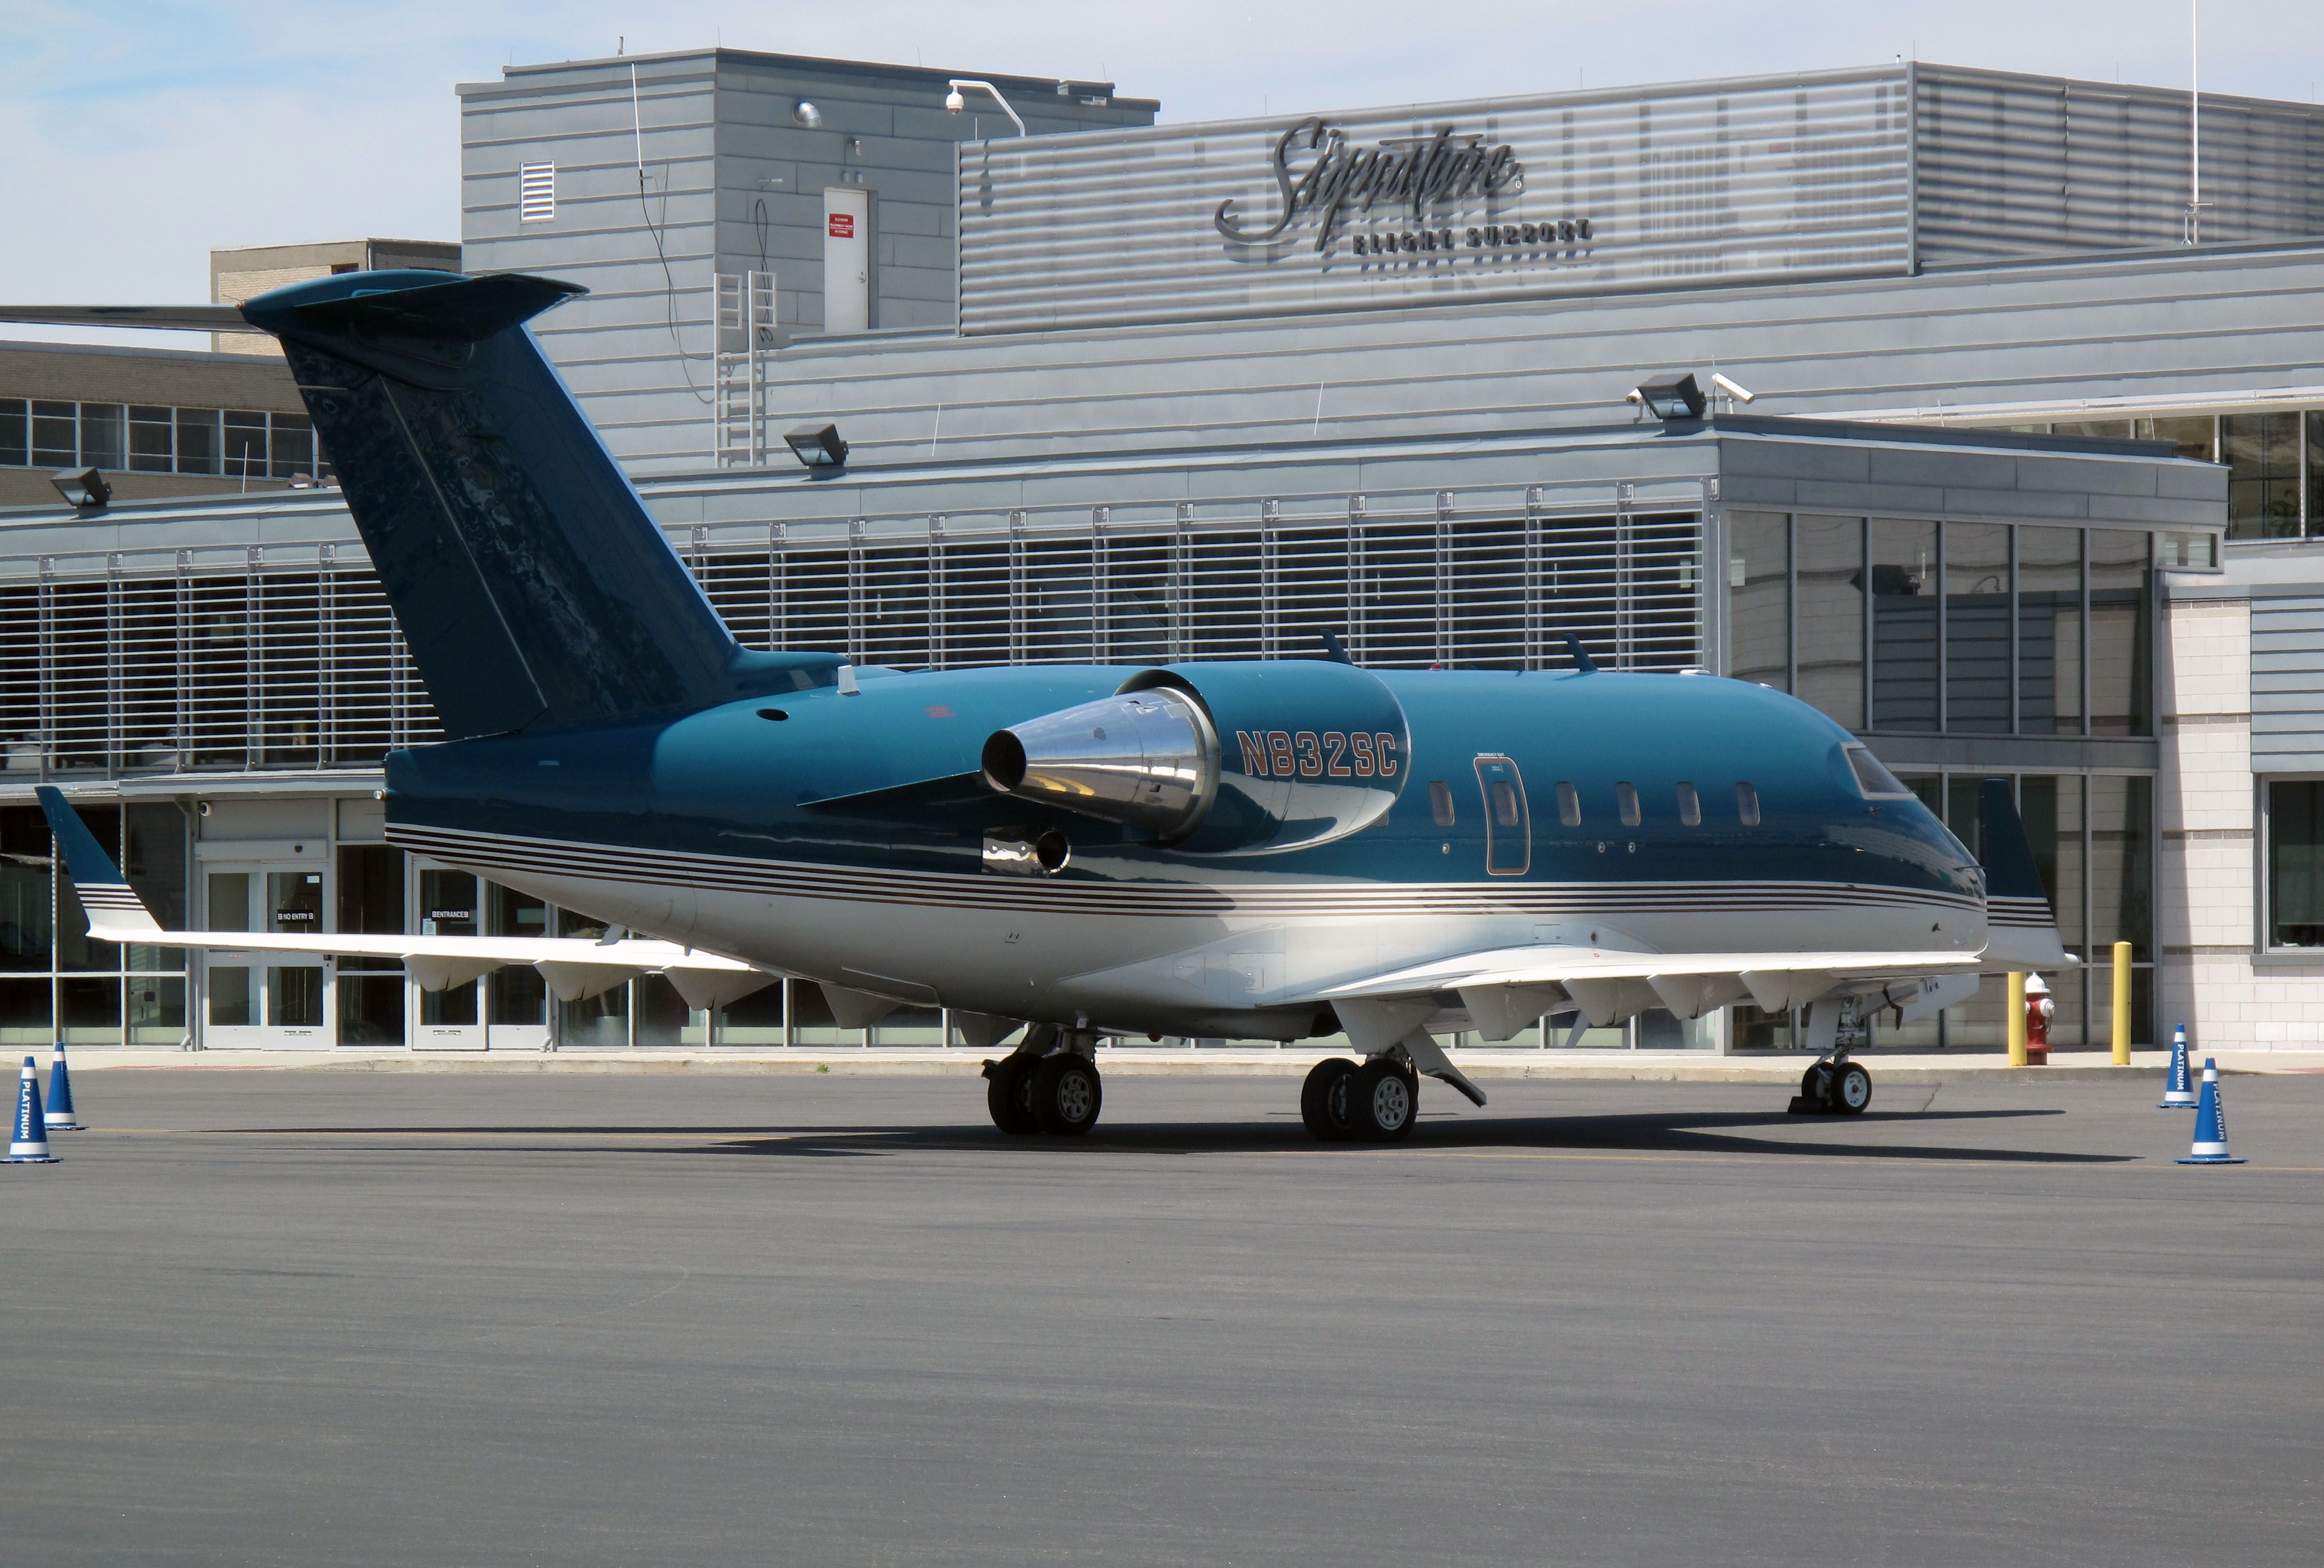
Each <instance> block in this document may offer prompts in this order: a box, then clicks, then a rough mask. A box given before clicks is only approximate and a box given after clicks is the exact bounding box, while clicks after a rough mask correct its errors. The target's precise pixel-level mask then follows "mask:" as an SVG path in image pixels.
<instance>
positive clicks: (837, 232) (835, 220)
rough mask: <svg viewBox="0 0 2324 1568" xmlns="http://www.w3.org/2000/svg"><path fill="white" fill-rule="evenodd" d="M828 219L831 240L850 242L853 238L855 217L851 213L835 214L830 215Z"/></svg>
mask: <svg viewBox="0 0 2324 1568" xmlns="http://www.w3.org/2000/svg"><path fill="white" fill-rule="evenodd" d="M830 217H831V237H832V238H833V239H835V240H852V239H853V238H854V237H855V215H854V214H853V213H852V212H835V213H832V214H831V215H830Z"/></svg>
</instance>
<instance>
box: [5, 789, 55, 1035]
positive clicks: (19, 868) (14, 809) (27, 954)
mask: <svg viewBox="0 0 2324 1568" xmlns="http://www.w3.org/2000/svg"><path fill="white" fill-rule="evenodd" d="M50 859H51V846H50V843H49V824H48V819H47V818H46V817H44V816H42V815H41V808H40V807H37V806H0V970H10V969H13V970H19V971H22V970H40V971H43V972H45V971H46V970H47V969H48V968H49V967H50V964H51V951H50V948H51V940H52V936H53V933H54V931H55V920H54V918H53V911H54V909H55V905H54V904H53V903H52V902H51V896H50V895H51V866H50ZM47 1006H48V1004H47V1002H45V1001H43V1002H42V1008H43V1010H45V1009H46V1007H47ZM43 1016H45V1012H44V1015H43Z"/></svg>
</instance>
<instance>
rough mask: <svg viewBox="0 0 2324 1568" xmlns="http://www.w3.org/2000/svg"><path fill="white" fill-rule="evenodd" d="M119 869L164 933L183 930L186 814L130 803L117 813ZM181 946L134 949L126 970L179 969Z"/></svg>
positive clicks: (166, 807)
mask: <svg viewBox="0 0 2324 1568" xmlns="http://www.w3.org/2000/svg"><path fill="white" fill-rule="evenodd" d="M121 831H122V840H121V852H122V853H121V869H122V874H123V875H124V876H126V877H127V878H128V879H129V885H130V887H131V888H132V889H134V890H135V891H136V894H137V897H138V898H139V899H141V900H142V901H143V903H144V905H145V908H146V909H149V910H150V911H152V916H153V918H154V919H155V920H157V921H159V922H160V923H161V927H162V929H163V930H167V931H182V930H184V929H185V927H186V911H187V908H188V901H187V896H186V895H187V882H186V814H185V813H184V812H182V811H180V810H179V809H178V808H177V807H175V806H170V805H164V804H161V803H158V802H142V803H132V804H130V805H127V806H124V807H122V808H121ZM185 966H186V954H185V949H183V948H181V947H150V946H143V945H140V946H133V947H131V948H130V949H129V964H128V967H130V968H131V969H134V970H149V971H150V970H157V969H158V970H182V969H184V968H185Z"/></svg>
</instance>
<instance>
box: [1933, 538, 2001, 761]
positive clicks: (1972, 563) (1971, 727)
mask: <svg viewBox="0 0 2324 1568" xmlns="http://www.w3.org/2000/svg"><path fill="white" fill-rule="evenodd" d="M1945 728H1947V729H1948V730H1952V731H1955V732H1958V733H1963V734H1978V735H2000V734H2006V733H2009V530H2008V528H2007V527H2006V526H2004V525H2003V524H2000V523H1996V522H1949V523H1947V524H1945Z"/></svg>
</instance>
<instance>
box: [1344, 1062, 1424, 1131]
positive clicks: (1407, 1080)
mask: <svg viewBox="0 0 2324 1568" xmlns="http://www.w3.org/2000/svg"><path fill="white" fill-rule="evenodd" d="M1419 1113H1420V1080H1419V1079H1418V1078H1417V1077H1416V1075H1413V1074H1411V1073H1408V1072H1406V1071H1405V1070H1404V1069H1403V1068H1402V1067H1399V1066H1397V1065H1396V1064H1395V1063H1393V1062H1367V1063H1366V1064H1364V1065H1362V1066H1361V1067H1359V1068H1357V1069H1356V1075H1355V1077H1354V1078H1353V1079H1352V1080H1351V1081H1350V1083H1349V1084H1348V1125H1349V1126H1350V1127H1351V1129H1352V1130H1354V1133H1355V1136H1356V1137H1358V1138H1360V1139H1364V1140H1365V1141H1366V1142H1369V1143H1395V1142H1397V1141H1398V1140H1400V1139H1404V1138H1406V1137H1408V1136H1410V1135H1411V1132H1412V1124H1413V1123H1414V1122H1415V1121H1417V1120H1419Z"/></svg>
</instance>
